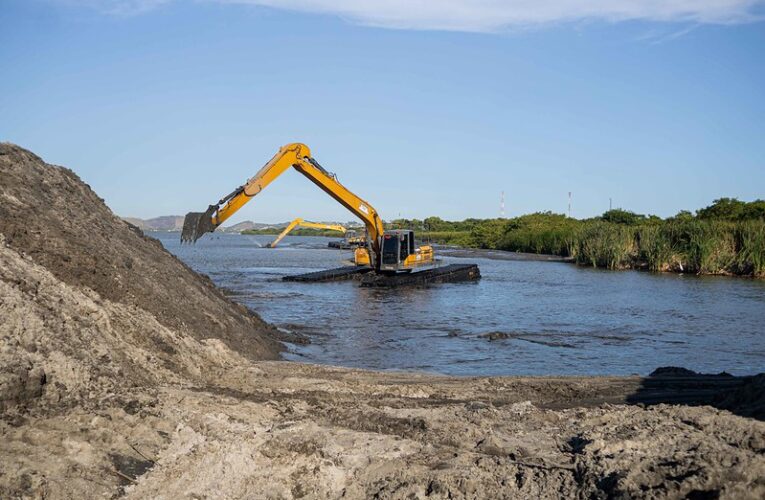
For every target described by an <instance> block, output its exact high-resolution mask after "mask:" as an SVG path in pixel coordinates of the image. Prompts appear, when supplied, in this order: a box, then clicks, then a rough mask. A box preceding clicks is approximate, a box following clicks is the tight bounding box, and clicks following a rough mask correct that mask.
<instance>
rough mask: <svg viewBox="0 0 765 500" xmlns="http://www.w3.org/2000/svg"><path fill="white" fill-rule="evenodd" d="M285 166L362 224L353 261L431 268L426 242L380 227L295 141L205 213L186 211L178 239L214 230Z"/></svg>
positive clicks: (392, 269)
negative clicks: (364, 236)
mask: <svg viewBox="0 0 765 500" xmlns="http://www.w3.org/2000/svg"><path fill="white" fill-rule="evenodd" d="M289 167H293V168H294V169H295V170H297V171H298V172H300V173H301V174H303V175H305V176H306V177H308V179H309V180H310V181H311V182H313V183H314V184H316V185H317V186H319V187H320V188H321V189H322V190H323V191H324V192H326V193H327V194H328V195H330V196H331V197H332V198H333V199H334V200H335V201H337V202H338V203H340V204H341V205H342V206H344V207H345V208H347V209H348V210H350V211H351V213H353V214H354V215H355V216H356V217H358V218H359V219H361V221H362V222H363V223H364V225H365V227H366V230H367V236H368V237H367V239H366V246H365V247H359V248H357V249H356V252H355V261H356V264H357V265H367V266H370V267H372V269H373V270H374V271H375V272H378V273H384V274H396V273H407V272H412V271H419V270H424V269H429V268H432V267H433V266H434V264H435V256H434V254H433V248H432V247H431V246H430V245H425V246H420V247H415V243H414V231H411V230H406V229H398V230H389V231H385V229H384V228H383V221H382V219H381V218H380V216H379V215H378V214H377V211H376V210H375V209H374V208H373V207H372V205H370V204H369V203H367V202H366V201H364V200H363V199H361V198H359V197H358V196H356V195H355V194H353V193H352V192H351V191H349V190H348V189H347V188H346V187H345V186H343V185H342V184H340V182H339V181H338V180H337V176H336V175H335V174H332V173H330V172H328V171H327V170H325V169H324V168H323V167H322V166H321V165H319V162H317V161H316V160H315V159H314V158H313V157H312V156H311V150H310V149H309V148H308V146H306V145H305V144H300V143H293V144H287V145H286V146H283V147H282V148H281V149H279V152H278V153H276V155H274V157H273V158H271V159H270V160H269V161H268V163H266V164H265V165H264V166H263V167H262V168H261V169H260V170H259V171H258V173H256V174H255V176H254V177H252V178H251V179H249V180H248V181H247V182H246V183H245V184H244V185H242V186H239V187H238V188H236V189H235V190H234V191H232V192H231V193H230V194H228V195H226V196H224V197H223V198H221V200H220V201H218V203H216V204H215V205H210V206H209V207H208V208H207V210H206V211H205V212H190V213H188V214H186V218H185V219H184V221H183V232H182V233H181V242H188V243H194V242H196V241H197V240H198V239H199V238H200V237H202V235H204V234H205V233H210V232H213V231H215V229H216V228H217V227H218V226H220V225H221V224H222V223H223V222H224V221H225V220H226V219H228V218H229V217H231V216H232V215H233V214H234V213H236V211H237V210H239V209H240V208H242V206H243V205H244V204H245V203H247V202H248V201H250V200H251V199H252V198H253V197H254V196H256V195H257V194H258V193H260V192H261V191H262V190H263V189H265V188H266V186H268V185H269V184H271V182H273V181H274V180H275V179H276V178H277V177H279V176H280V175H281V174H282V173H284V172H285V171H286V170H287V169H288V168H289Z"/></svg>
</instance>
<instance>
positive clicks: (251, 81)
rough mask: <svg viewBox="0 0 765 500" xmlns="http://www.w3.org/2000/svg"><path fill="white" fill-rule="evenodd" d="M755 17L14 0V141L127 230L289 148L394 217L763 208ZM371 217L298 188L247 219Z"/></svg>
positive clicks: (402, 5)
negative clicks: (66, 175) (77, 185)
mask: <svg viewBox="0 0 765 500" xmlns="http://www.w3.org/2000/svg"><path fill="white" fill-rule="evenodd" d="M763 18H765V2H763V1H760V0H388V1H385V0H281V1H279V0H187V1H184V0H0V140H2V141H10V142H13V143H16V144H19V145H20V146H23V147H25V148H27V149H30V150H31V151H33V152H35V153H36V154H38V155H40V156H41V157H43V158H44V159H45V160H46V161H47V162H49V163H54V164H58V165H64V166H67V167H69V168H71V169H73V170H74V171H75V172H76V173H77V174H78V175H79V176H80V177H81V178H82V179H83V180H84V181H85V182H87V183H88V184H90V185H91V187H92V188H93V189H94V190H95V191H96V192H97V193H98V194H99V195H100V196H101V197H102V198H104V199H105V201H106V203H107V204H108V205H109V206H110V207H111V209H112V210H113V211H114V212H115V213H116V214H118V215H122V216H135V217H142V218H149V217H154V216H159V215H170V214H180V215H183V214H185V213H186V212H188V211H202V210H204V209H205V208H206V207H207V205H209V204H211V203H214V202H215V201H217V200H218V199H219V198H220V197H221V196H223V195H225V194H227V193H229V192H230V191H232V190H233V188H235V187H236V186H238V185H240V184H242V183H243V182H244V181H245V180H246V179H247V178H248V177H250V176H252V175H253V174H254V173H255V172H257V170H258V169H259V168H260V167H261V166H262V165H263V164H264V163H265V162H266V161H267V160H268V159H270V158H271V156H273V154H274V153H275V152H276V151H277V150H278V148H279V147H280V146H281V145H283V144H287V143H290V142H303V143H306V144H308V145H309V146H310V147H311V150H312V152H313V155H314V157H315V158H316V159H317V160H318V161H319V162H320V163H321V164H322V165H323V166H324V167H325V168H326V169H327V170H329V171H332V172H335V173H336V174H337V176H338V178H339V180H340V181H341V182H342V183H343V184H344V185H345V186H346V187H348V188H350V189H351V190H352V191H354V192H355V193H356V194H357V195H359V196H361V197H362V198H364V199H366V200H368V201H369V202H370V203H371V204H372V205H373V206H374V207H375V208H377V210H378V212H379V213H381V215H382V216H383V218H384V219H386V220H389V219H394V218H398V217H407V218H424V217H428V216H431V215H437V216H440V217H442V218H444V219H449V220H461V219H464V218H468V217H481V218H484V217H498V216H500V198H501V193H502V192H504V196H505V214H506V216H508V217H511V216H516V215H521V214H524V213H530V212H536V211H547V210H550V211H553V212H558V213H566V212H567V211H568V193H569V192H571V193H572V208H571V214H572V215H573V216H574V217H591V216H595V215H598V214H601V213H602V212H604V211H605V210H607V209H608V208H609V204H611V206H613V207H614V208H617V207H620V208H625V209H629V210H633V211H635V212H638V213H650V214H656V215H659V216H663V217H666V216H671V215H673V214H675V213H677V212H678V211H680V210H684V209H690V210H694V209H697V208H701V207H704V206H706V205H709V204H710V203H711V202H712V201H713V200H714V199H716V198H719V197H723V196H727V197H737V198H739V199H743V200H752V199H756V198H765V22H763V21H762V19H763ZM295 217H303V218H305V219H308V220H337V221H348V220H352V219H353V217H352V215H351V214H350V213H348V212H346V211H345V209H344V208H342V207H341V206H340V205H338V204H337V203H335V202H334V201H333V200H332V199H331V198H329V197H328V196H327V195H326V194H325V193H323V192H322V191H320V190H318V189H317V188H316V187H315V186H314V185H313V184H312V183H311V182H310V181H308V180H307V179H305V178H303V177H302V176H301V175H300V174H299V173H297V172H294V171H292V170H290V171H288V172H287V173H285V174H284V175H283V176H282V177H281V178H279V179H277V180H276V181H275V182H274V183H273V184H271V185H270V186H269V187H268V188H267V189H266V190H265V191H263V193H261V194H260V195H258V197H256V198H255V199H254V200H253V201H251V202H250V203H249V204H248V205H246V206H245V207H244V208H243V209H242V210H241V211H240V212H239V213H238V214H237V215H236V216H234V217H233V218H232V219H231V222H238V221H241V220H248V219H249V220H255V221H259V222H281V221H286V220H290V219H293V218H295Z"/></svg>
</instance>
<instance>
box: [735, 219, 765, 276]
mask: <svg viewBox="0 0 765 500" xmlns="http://www.w3.org/2000/svg"><path fill="white" fill-rule="evenodd" d="M733 238H734V241H735V245H736V250H737V251H736V260H735V266H736V271H737V274H751V275H753V276H757V277H760V278H765V223H763V222H762V221H747V222H743V223H740V224H737V225H736V227H735V230H734V233H733Z"/></svg>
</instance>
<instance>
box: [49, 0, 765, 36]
mask: <svg viewBox="0 0 765 500" xmlns="http://www.w3.org/2000/svg"><path fill="white" fill-rule="evenodd" d="M59 1H62V0H59ZM63 1H69V2H71V1H73V0H63ZM74 1H75V2H79V3H87V4H103V5H102V6H101V7H106V8H105V9H104V8H102V10H114V11H119V10H123V11H130V10H133V11H135V10H146V9H147V8H151V7H153V6H156V5H158V4H162V3H165V2H167V1H169V0H74ZM206 1H210V2H219V3H229V4H235V3H236V4H248V5H255V6H261V7H270V8H274V9H284V10H291V11H298V12H306V13H318V14H327V15H334V16H339V17H341V18H344V19H347V20H349V21H351V22H354V23H358V24H363V25H368V26H377V27H383V28H393V29H415V30H449V31H474V32H497V31H503V30H511V29H519V28H528V27H534V26H541V25H546V24H552V23H560V22H571V21H582V20H604V21H627V20H645V21H657V22H691V23H697V24H705V23H714V24H735V23H743V22H751V21H755V20H758V19H760V16H759V14H758V9H759V8H760V7H762V6H763V4H765V0H206ZM120 4H123V5H122V6H121V5H120ZM101 7H99V8H101Z"/></svg>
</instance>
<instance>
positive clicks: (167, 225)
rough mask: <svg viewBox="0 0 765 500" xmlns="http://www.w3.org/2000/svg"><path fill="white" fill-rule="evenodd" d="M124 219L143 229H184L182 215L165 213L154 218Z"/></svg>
mask: <svg viewBox="0 0 765 500" xmlns="http://www.w3.org/2000/svg"><path fill="white" fill-rule="evenodd" d="M122 220H124V221H126V222H129V223H131V224H133V225H134V226H137V227H138V228H140V229H142V230H143V231H180V230H181V229H183V216H182V215H163V216H161V217H154V218H153V219H139V218H137V217H123V218H122Z"/></svg>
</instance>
